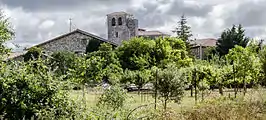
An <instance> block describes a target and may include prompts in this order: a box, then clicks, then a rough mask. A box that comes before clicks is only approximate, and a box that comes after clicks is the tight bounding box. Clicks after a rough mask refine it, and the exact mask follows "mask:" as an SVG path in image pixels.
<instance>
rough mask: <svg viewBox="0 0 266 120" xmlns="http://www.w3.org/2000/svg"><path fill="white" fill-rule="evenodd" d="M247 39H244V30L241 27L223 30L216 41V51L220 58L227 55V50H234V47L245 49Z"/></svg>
mask: <svg viewBox="0 0 266 120" xmlns="http://www.w3.org/2000/svg"><path fill="white" fill-rule="evenodd" d="M248 42H249V38H248V37H245V30H244V29H243V27H242V25H238V26H235V25H233V27H232V28H231V29H227V30H225V31H224V32H223V33H222V35H221V37H220V38H219V39H218V41H217V47H216V50H217V52H218V54H219V55H220V56H224V55H226V54H228V52H229V50H230V49H232V48H234V47H235V45H239V46H242V47H246V46H247V44H248Z"/></svg>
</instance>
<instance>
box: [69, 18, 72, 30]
mask: <svg viewBox="0 0 266 120" xmlns="http://www.w3.org/2000/svg"><path fill="white" fill-rule="evenodd" d="M71 31H72V18H69V32H71Z"/></svg>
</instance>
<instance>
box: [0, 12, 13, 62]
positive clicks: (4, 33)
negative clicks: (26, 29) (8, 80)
mask: <svg viewBox="0 0 266 120" xmlns="http://www.w3.org/2000/svg"><path fill="white" fill-rule="evenodd" d="M13 36H14V32H13V30H12V28H11V26H10V23H9V21H8V19H7V18H6V17H5V15H4V13H3V12H2V11H1V9H0V58H3V56H4V55H6V54H7V53H8V52H9V51H10V49H7V48H6V47H5V45H4V44H5V42H7V41H8V40H11V39H12V37H13Z"/></svg>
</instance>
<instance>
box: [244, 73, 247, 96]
mask: <svg viewBox="0 0 266 120" xmlns="http://www.w3.org/2000/svg"><path fill="white" fill-rule="evenodd" d="M246 93H247V84H246V80H245V77H244V96H245V95H246Z"/></svg>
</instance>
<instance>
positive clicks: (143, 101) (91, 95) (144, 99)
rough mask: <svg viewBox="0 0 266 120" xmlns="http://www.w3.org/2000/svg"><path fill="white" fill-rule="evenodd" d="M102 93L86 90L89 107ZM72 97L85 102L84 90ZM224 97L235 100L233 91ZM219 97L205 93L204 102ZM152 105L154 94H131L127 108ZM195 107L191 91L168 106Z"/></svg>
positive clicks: (265, 96)
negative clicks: (178, 101) (177, 101)
mask: <svg viewBox="0 0 266 120" xmlns="http://www.w3.org/2000/svg"><path fill="white" fill-rule="evenodd" d="M226 91H231V92H226ZM101 93H102V92H99V91H97V90H94V91H93V90H86V92H85V101H86V105H87V107H94V106H95V105H96V103H97V101H98V98H99V97H100V95H101ZM253 93H254V90H252V89H249V90H248V93H247V95H246V96H245V97H244V96H243V93H240V92H239V93H238V97H244V98H245V99H248V98H254V95H253ZM264 93H265V94H264ZM70 95H71V98H73V99H74V100H77V101H81V102H83V101H84V100H83V91H82V90H73V91H71V94H70ZM262 95H263V98H266V90H265V89H263V93H262ZM224 96H225V97H231V98H233V97H234V92H232V90H229V89H228V90H225V92H224ZM251 96H253V97H251ZM201 97H202V96H201V93H199V94H198V103H199V104H200V103H201V102H202V98H201ZM218 97H220V94H219V92H218V90H214V91H209V92H205V93H204V101H208V100H211V99H214V98H218ZM152 103H154V98H153V97H152V94H150V93H148V94H145V93H142V94H140V95H139V94H138V93H137V92H129V93H128V97H127V100H126V106H127V108H130V109H134V108H136V107H138V106H141V105H147V104H152ZM157 103H159V104H158V107H162V106H161V104H160V103H161V101H160V100H157ZM195 105H196V102H195V98H194V96H193V97H190V91H186V92H185V95H184V98H183V99H182V101H181V104H178V103H174V102H170V103H169V104H168V107H170V108H172V109H174V110H176V111H178V112H180V111H182V110H188V109H191V108H193V107H194V106H195ZM152 106H154V105H152Z"/></svg>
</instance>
